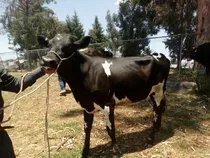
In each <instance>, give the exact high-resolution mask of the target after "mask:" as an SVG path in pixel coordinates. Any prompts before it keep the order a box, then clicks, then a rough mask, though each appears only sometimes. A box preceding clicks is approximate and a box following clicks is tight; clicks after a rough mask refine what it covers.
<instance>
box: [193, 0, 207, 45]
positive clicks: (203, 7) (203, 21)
mask: <svg viewBox="0 0 210 158" xmlns="http://www.w3.org/2000/svg"><path fill="white" fill-rule="evenodd" d="M209 16H210V1H209V0H198V11H197V28H196V33H197V36H196V45H197V46H198V45H201V44H203V43H206V42H210V36H209V32H210V27H209V26H210V18H209ZM202 33H204V34H202Z"/></svg>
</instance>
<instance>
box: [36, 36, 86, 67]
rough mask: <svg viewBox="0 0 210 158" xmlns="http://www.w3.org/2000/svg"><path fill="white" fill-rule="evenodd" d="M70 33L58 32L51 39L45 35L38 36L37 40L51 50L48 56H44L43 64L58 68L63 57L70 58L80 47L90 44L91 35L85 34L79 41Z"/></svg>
mask: <svg viewBox="0 0 210 158" xmlns="http://www.w3.org/2000/svg"><path fill="white" fill-rule="evenodd" d="M75 39H76V37H75V36H72V35H70V34H57V35H56V36H55V37H54V38H52V39H51V40H48V39H47V38H46V37H44V36H38V38H37V40H38V43H39V44H40V45H41V46H44V47H48V48H49V49H50V50H49V52H48V53H47V55H46V56H43V57H42V60H43V62H44V64H43V66H46V67H50V68H54V69H55V68H57V66H58V64H59V63H60V62H61V60H62V59H68V58H70V57H71V56H72V55H73V54H74V53H76V52H77V50H78V49H82V48H85V47H87V46H88V44H89V43H90V37H89V36H85V37H83V38H81V39H80V40H78V41H75Z"/></svg>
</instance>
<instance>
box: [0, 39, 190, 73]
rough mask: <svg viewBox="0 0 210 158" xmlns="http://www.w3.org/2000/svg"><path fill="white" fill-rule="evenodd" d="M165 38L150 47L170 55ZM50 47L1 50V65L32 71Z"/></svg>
mask: <svg viewBox="0 0 210 158" xmlns="http://www.w3.org/2000/svg"><path fill="white" fill-rule="evenodd" d="M166 38H167V37H165V38H162V37H160V38H157V37H155V38H153V39H150V44H149V47H150V49H151V51H152V52H158V53H163V54H165V55H166V56H167V57H169V51H168V50H167V49H166V48H165V44H164V43H163V41H164V40H165V39H166ZM47 51H48V49H35V50H25V51H23V52H19V53H17V52H0V66H1V67H4V68H5V69H7V70H9V71H19V70H26V71H30V70H32V69H35V68H36V67H38V66H40V64H41V58H42V56H44V55H46V53H47ZM193 64H194V62H193V61H187V60H182V63H181V65H182V68H190V69H192V68H193ZM171 67H172V68H176V67H177V63H172V64H171Z"/></svg>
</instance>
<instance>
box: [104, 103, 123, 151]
mask: <svg viewBox="0 0 210 158" xmlns="http://www.w3.org/2000/svg"><path fill="white" fill-rule="evenodd" d="M114 105H115V104H114V103H113V104H106V106H105V107H104V115H105V120H106V130H107V132H108V134H109V136H110V138H111V140H112V147H113V153H114V154H117V155H118V154H120V153H121V152H120V149H119V147H118V145H117V143H116V137H115V122H114Z"/></svg>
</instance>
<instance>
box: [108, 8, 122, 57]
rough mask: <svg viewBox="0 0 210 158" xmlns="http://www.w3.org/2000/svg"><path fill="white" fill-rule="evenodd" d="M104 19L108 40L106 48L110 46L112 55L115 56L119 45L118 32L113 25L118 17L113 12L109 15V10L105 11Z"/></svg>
mask: <svg viewBox="0 0 210 158" xmlns="http://www.w3.org/2000/svg"><path fill="white" fill-rule="evenodd" d="M106 21H107V29H106V31H107V39H108V40H109V43H108V48H110V49H111V51H112V52H113V54H114V56H116V53H117V50H118V48H119V46H120V45H121V43H120V34H119V31H118V29H117V28H116V25H115V22H117V21H118V17H117V15H116V14H113V15H112V16H111V14H110V11H107V14H106Z"/></svg>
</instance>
